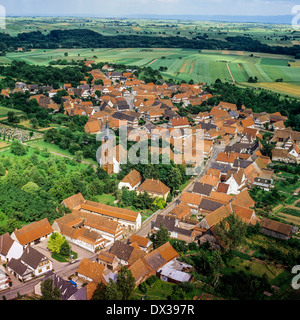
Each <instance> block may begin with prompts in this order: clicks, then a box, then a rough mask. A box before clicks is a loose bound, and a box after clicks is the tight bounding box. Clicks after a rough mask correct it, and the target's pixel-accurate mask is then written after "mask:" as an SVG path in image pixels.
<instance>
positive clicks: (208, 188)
mask: <svg viewBox="0 0 300 320" xmlns="http://www.w3.org/2000/svg"><path fill="white" fill-rule="evenodd" d="M213 187H214V186H213V185H211V184H207V183H203V182H196V183H195V184H194V188H193V192H194V193H199V194H203V195H205V196H210V194H211V192H212V189H213Z"/></svg>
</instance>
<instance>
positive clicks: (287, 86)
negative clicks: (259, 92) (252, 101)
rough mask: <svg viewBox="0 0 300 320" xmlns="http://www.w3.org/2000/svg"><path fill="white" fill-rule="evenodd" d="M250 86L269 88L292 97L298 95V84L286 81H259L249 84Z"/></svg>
mask: <svg viewBox="0 0 300 320" xmlns="http://www.w3.org/2000/svg"><path fill="white" fill-rule="evenodd" d="M247 85H250V86H252V87H258V88H263V89H269V90H272V91H276V92H279V93H283V94H288V95H291V96H294V97H300V85H296V84H292V83H287V82H259V83H255V84H249V83H247Z"/></svg>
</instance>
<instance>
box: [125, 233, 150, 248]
mask: <svg viewBox="0 0 300 320" xmlns="http://www.w3.org/2000/svg"><path fill="white" fill-rule="evenodd" d="M134 242H136V243H137V244H138V245H139V246H140V247H143V248H147V247H148V245H149V242H151V241H150V240H149V239H147V238H145V237H141V236H139V235H137V234H132V235H131V237H130V239H129V243H134Z"/></svg>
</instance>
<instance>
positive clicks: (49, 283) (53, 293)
mask: <svg viewBox="0 0 300 320" xmlns="http://www.w3.org/2000/svg"><path fill="white" fill-rule="evenodd" d="M41 292H42V300H61V292H60V291H59V289H58V288H57V286H53V280H52V279H51V278H49V279H46V280H45V281H44V282H42V284H41Z"/></svg>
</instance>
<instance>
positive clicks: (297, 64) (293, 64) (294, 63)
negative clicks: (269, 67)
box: [289, 61, 300, 68]
mask: <svg viewBox="0 0 300 320" xmlns="http://www.w3.org/2000/svg"><path fill="white" fill-rule="evenodd" d="M289 64H290V65H291V67H293V68H300V61H296V62H289Z"/></svg>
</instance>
